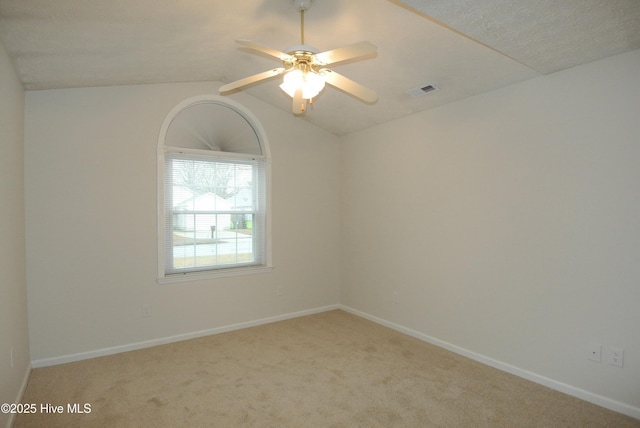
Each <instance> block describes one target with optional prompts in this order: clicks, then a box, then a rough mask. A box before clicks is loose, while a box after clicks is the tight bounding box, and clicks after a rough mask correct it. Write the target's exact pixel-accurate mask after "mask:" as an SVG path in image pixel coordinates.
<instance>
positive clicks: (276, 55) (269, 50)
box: [236, 39, 291, 61]
mask: <svg viewBox="0 0 640 428" xmlns="http://www.w3.org/2000/svg"><path fill="white" fill-rule="evenodd" d="M236 43H237V44H239V45H242V46H244V47H246V48H249V49H253V50H256V51H260V52H262V53H266V54H267V55H269V56H272V57H274V58H276V59H279V60H282V61H287V60H289V59H291V55H289V54H286V53H284V52H280V51H279V50H277V49H272V48H269V47H267V46H263V45H261V44H260V43H256V42H252V41H251V40H245V39H240V40H236Z"/></svg>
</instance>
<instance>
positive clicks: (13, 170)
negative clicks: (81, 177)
mask: <svg viewBox="0 0 640 428" xmlns="http://www.w3.org/2000/svg"><path fill="white" fill-rule="evenodd" d="M23 130H24V92H23V90H22V85H21V84H20V82H19V81H18V78H17V77H16V74H15V72H14V70H13V67H12V65H11V62H10V60H9V57H8V56H7V53H6V51H5V49H4V46H3V45H2V43H0V403H15V402H16V401H17V399H18V398H20V396H21V392H22V388H23V387H24V384H25V381H26V379H27V375H28V372H29V367H30V357H29V338H28V330H27V284H26V275H25V269H26V268H25V247H24V233H25V224H24V148H23V135H24V132H23ZM12 354H13V367H12V366H11V360H12ZM8 423H9V415H7V414H3V413H0V426H6V425H7V424H8Z"/></svg>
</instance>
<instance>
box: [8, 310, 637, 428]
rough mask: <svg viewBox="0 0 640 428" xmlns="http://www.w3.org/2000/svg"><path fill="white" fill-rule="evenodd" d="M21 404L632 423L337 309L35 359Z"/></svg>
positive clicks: (267, 418)
mask: <svg viewBox="0 0 640 428" xmlns="http://www.w3.org/2000/svg"><path fill="white" fill-rule="evenodd" d="M23 403H39V404H40V403H51V404H53V405H62V406H64V408H65V412H64V413H63V414H43V413H40V412H38V413H36V414H33V415H18V417H17V418H16V420H15V427H16V428H20V427H615V428H623V427H640V421H639V420H636V419H633V418H630V417H627V416H624V415H620V414H617V413H615V412H612V411H610V410H607V409H604V408H601V407H598V406H595V405H593V404H590V403H587V402H584V401H581V400H578V399H576V398H573V397H570V396H567V395H564V394H562V393H559V392H557V391H554V390H551V389H549V388H546V387H543V386H540V385H537V384H534V383H531V382H528V381H526V380H523V379H520V378H518V377H515V376H512V375H509V374H507V373H504V372H501V371H499V370H496V369H493V368H490V367H487V366H484V365H482V364H480V363H477V362H475V361H472V360H469V359H466V358H464V357H461V356H459V355H456V354H453V353H450V352H448V351H445V350H443V349H441V348H438V347H436V346H432V345H430V344H427V343H424V342H422V341H419V340H417V339H415V338H412V337H409V336H406V335H403V334H400V333H398V332H396V331H393V330H391V329H388V328H385V327H382V326H379V325H377V324H375V323H372V322H370V321H367V320H364V319H362V318H359V317H356V316H354V315H351V314H349V313H346V312H343V311H331V312H325V313H321V314H317V315H311V316H307V317H302V318H296V319H292V320H287V321H282V322H277V323H273V324H268V325H263V326H259V327H254V328H249V329H245V330H239V331H234V332H229V333H224V334H219V335H214V336H209V337H204V338H199V339H194V340H189V341H184V342H179V343H174V344H170V345H164V346H158V347H154V348H149V349H144V350H140V351H132V352H127V353H122V354H118V355H113V356H108V357H102V358H96V359H92V360H85V361H80V362H75V363H70V364H63V365H59V366H54V367H46V368H39V369H35V370H33V372H32V374H31V378H30V380H29V384H28V386H27V390H26V393H25V396H24V399H23ZM69 403H71V404H73V403H78V404H80V405H81V407H82V405H83V404H84V403H89V404H90V407H91V409H90V410H91V412H90V413H88V414H87V413H84V414H69V413H68V412H67V404H69Z"/></svg>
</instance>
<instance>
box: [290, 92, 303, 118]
mask: <svg viewBox="0 0 640 428" xmlns="http://www.w3.org/2000/svg"><path fill="white" fill-rule="evenodd" d="M305 106H306V101H305V100H304V99H303V98H302V88H301V87H300V88H298V89H297V90H296V93H295V95H294V96H293V108H292V111H293V114H296V115H299V114H302V113H304V110H305Z"/></svg>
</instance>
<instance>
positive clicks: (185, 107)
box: [158, 95, 270, 282]
mask: <svg viewBox="0 0 640 428" xmlns="http://www.w3.org/2000/svg"><path fill="white" fill-rule="evenodd" d="M268 167H269V155H268V144H267V138H266V135H265V133H264V130H263V129H262V126H261V125H260V122H259V121H258V120H257V119H256V118H255V117H254V116H253V115H252V114H251V113H250V112H249V111H248V110H246V109H245V108H244V107H242V106H241V105H239V104H237V103H234V102H232V101H231V100H228V99H226V98H225V99H223V98H221V97H218V96H215V95H210V96H199V97H193V98H189V99H187V100H185V101H183V102H182V103H180V104H178V105H177V106H176V107H175V108H173V109H172V110H171V112H169V114H168V115H167V117H166V118H165V121H164V123H163V125H162V128H161V130H160V137H159V141H158V202H159V203H158V236H159V237H160V242H159V246H158V253H159V257H158V265H159V269H158V276H159V281H160V282H174V281H180V280H185V279H198V278H203V277H209V276H228V275H237V274H244V273H259V272H264V271H267V270H269V269H270V267H269V265H270V263H269V260H268V256H269V252H268V237H269V233H268V229H269V227H268V211H269V210H268V198H267V196H268V195H267V192H268V188H269V186H268V179H269V171H268Z"/></svg>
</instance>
